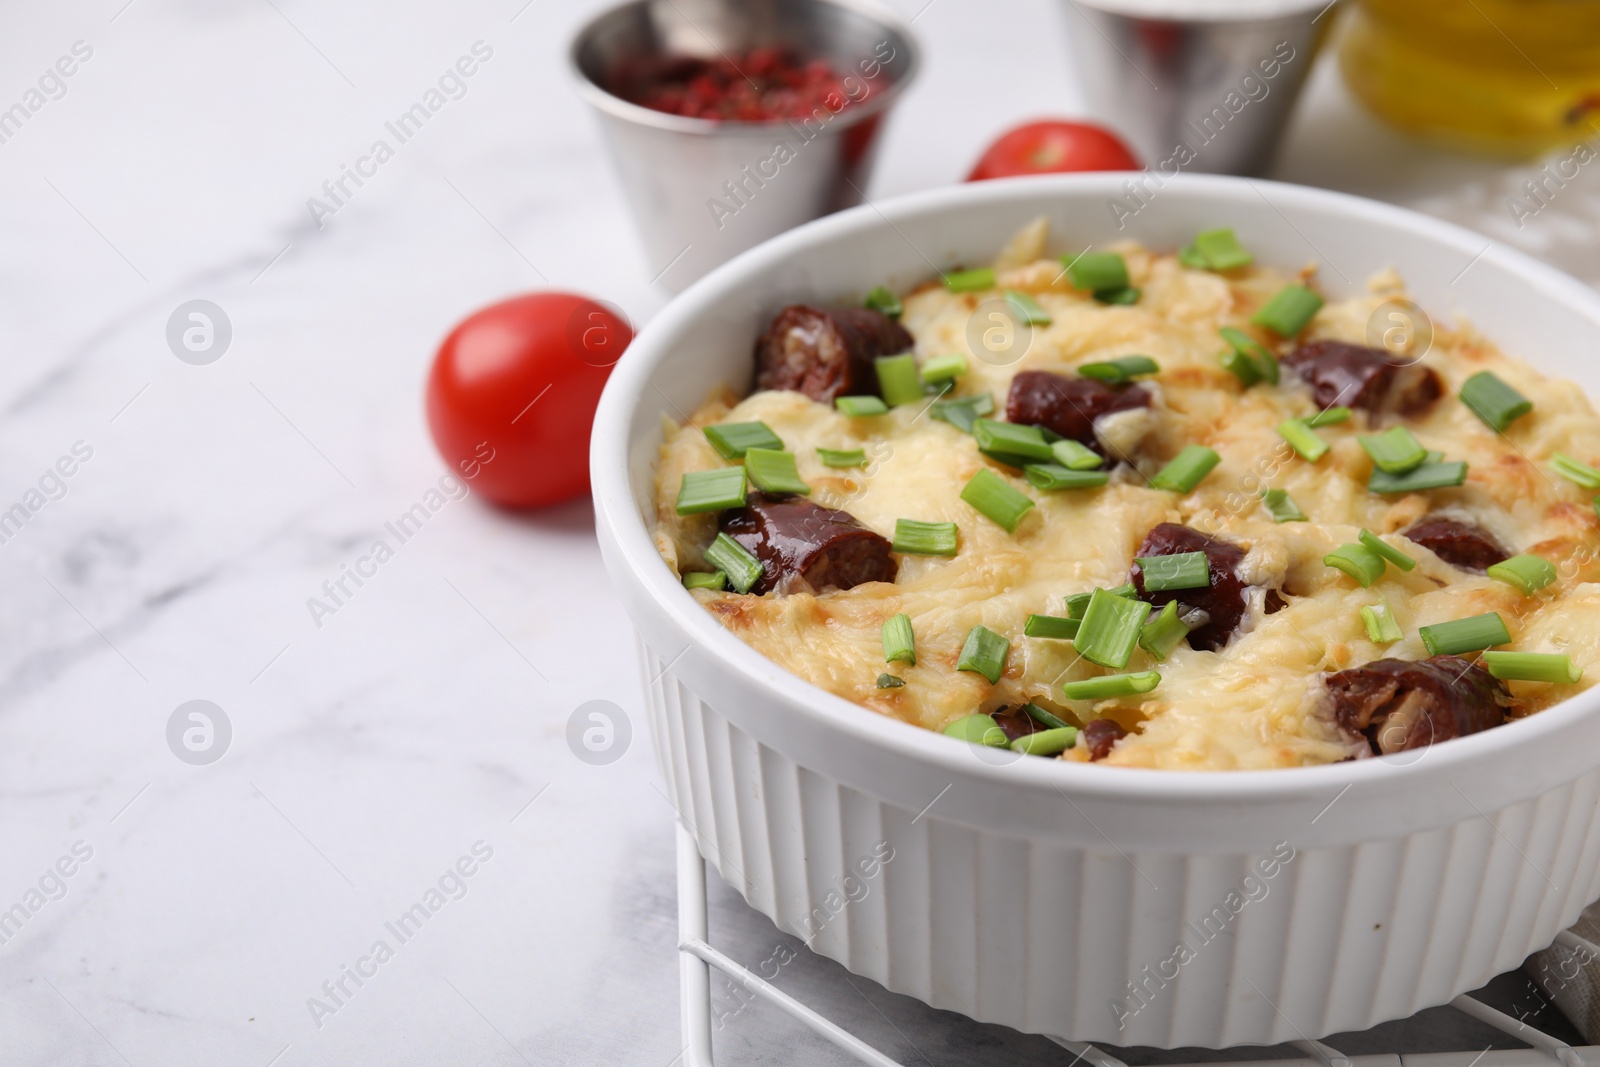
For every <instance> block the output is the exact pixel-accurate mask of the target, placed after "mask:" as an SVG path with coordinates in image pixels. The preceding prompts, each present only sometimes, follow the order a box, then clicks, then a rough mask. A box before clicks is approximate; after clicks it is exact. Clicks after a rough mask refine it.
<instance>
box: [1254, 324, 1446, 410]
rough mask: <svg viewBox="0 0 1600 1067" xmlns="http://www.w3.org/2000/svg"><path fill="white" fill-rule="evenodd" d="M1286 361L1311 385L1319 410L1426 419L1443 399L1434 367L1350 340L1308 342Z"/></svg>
mask: <svg viewBox="0 0 1600 1067" xmlns="http://www.w3.org/2000/svg"><path fill="white" fill-rule="evenodd" d="M1283 361H1284V362H1285V363H1287V364H1289V366H1291V367H1293V368H1294V369H1295V370H1296V371H1297V372H1299V374H1300V377H1302V378H1304V379H1305V380H1306V381H1307V382H1309V383H1310V385H1311V398H1312V399H1313V400H1314V401H1316V404H1317V407H1319V408H1322V409H1323V410H1326V409H1328V408H1331V407H1340V406H1344V407H1352V408H1361V409H1363V410H1365V411H1369V412H1372V413H1373V414H1378V413H1380V412H1386V413H1394V414H1398V415H1404V416H1407V417H1414V416H1418V415H1423V414H1426V413H1427V411H1428V409H1429V408H1431V407H1433V405H1434V403H1435V402H1436V401H1437V400H1438V399H1439V398H1440V397H1441V396H1443V395H1444V383H1443V382H1442V381H1440V379H1439V375H1438V374H1436V373H1434V370H1433V368H1432V367H1425V366H1423V365H1422V364H1421V363H1419V362H1417V361H1414V360H1412V361H1406V360H1397V359H1396V358H1395V356H1394V354H1393V353H1391V352H1387V351H1385V350H1384V349H1381V348H1368V347H1367V346H1366V345H1353V344H1350V343H1348V342H1346V341H1308V342H1307V343H1306V344H1303V345H1301V346H1300V347H1299V348H1296V349H1295V350H1294V351H1293V352H1290V353H1289V354H1288V355H1287V356H1284V357H1283Z"/></svg>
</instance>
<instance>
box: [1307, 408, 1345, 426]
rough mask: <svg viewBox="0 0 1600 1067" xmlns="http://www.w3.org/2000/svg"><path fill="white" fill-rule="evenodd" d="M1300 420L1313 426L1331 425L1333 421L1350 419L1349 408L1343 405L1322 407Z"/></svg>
mask: <svg viewBox="0 0 1600 1067" xmlns="http://www.w3.org/2000/svg"><path fill="white" fill-rule="evenodd" d="M1302 421H1304V422H1305V424H1306V425H1307V426H1311V427H1313V428H1315V427H1317V426H1332V425H1334V424H1335V423H1339V422H1348V421H1350V409H1349V408H1345V407H1338V408H1324V409H1323V410H1321V411H1319V412H1317V413H1316V414H1315V415H1311V416H1309V417H1308V418H1306V419H1304V420H1302Z"/></svg>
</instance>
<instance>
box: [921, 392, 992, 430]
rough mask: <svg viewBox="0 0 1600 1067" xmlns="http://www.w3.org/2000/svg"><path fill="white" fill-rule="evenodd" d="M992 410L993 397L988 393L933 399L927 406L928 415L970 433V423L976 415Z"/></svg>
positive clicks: (985, 413) (974, 420) (976, 418)
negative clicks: (955, 398) (958, 397)
mask: <svg viewBox="0 0 1600 1067" xmlns="http://www.w3.org/2000/svg"><path fill="white" fill-rule="evenodd" d="M993 411H994V397H992V396H990V395H989V394H988V393H979V394H977V395H976V396H964V397H961V398H960V399H958V400H935V401H934V402H933V404H932V405H930V406H929V408H928V414H929V415H932V416H933V417H934V418H936V419H938V420H939V421H940V422H948V423H949V424H950V425H952V426H954V427H955V428H956V429H958V430H960V431H962V432H963V433H971V432H972V424H973V423H974V422H976V421H977V420H978V417H979V416H980V415H988V414H991V413H992V412H993Z"/></svg>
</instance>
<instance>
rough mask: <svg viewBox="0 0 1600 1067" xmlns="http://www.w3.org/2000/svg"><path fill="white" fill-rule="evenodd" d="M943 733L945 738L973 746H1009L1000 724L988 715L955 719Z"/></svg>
mask: <svg viewBox="0 0 1600 1067" xmlns="http://www.w3.org/2000/svg"><path fill="white" fill-rule="evenodd" d="M943 732H944V735H945V736H946V737H954V738H956V739H957V740H959V741H966V742H968V743H970V744H974V745H988V746H989V747H990V748H1005V747H1006V745H1008V744H1010V741H1009V740H1008V739H1007V738H1006V732H1005V731H1004V730H1002V729H1000V724H999V723H997V722H995V721H994V719H992V718H990V717H989V716H988V715H968V716H966V717H965V718H961V719H957V720H956V721H955V722H953V723H951V724H950V725H949V726H946V727H945V728H944V731H943Z"/></svg>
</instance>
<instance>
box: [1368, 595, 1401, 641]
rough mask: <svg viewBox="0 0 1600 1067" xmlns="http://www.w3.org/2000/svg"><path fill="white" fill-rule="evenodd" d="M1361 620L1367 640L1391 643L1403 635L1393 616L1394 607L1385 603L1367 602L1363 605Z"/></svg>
mask: <svg viewBox="0 0 1600 1067" xmlns="http://www.w3.org/2000/svg"><path fill="white" fill-rule="evenodd" d="M1361 622H1362V623H1363V624H1364V625H1365V626H1366V628H1367V640H1369V641H1374V642H1376V643H1378V644H1380V645H1392V644H1394V643H1395V642H1396V641H1398V640H1400V639H1401V638H1402V637H1404V636H1405V634H1404V633H1402V632H1401V630H1400V623H1399V621H1398V620H1396V619H1395V617H1394V609H1393V608H1391V607H1389V605H1387V604H1368V605H1366V606H1365V607H1363V608H1362V609H1361Z"/></svg>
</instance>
